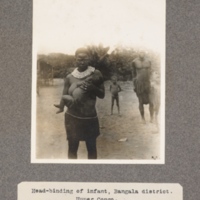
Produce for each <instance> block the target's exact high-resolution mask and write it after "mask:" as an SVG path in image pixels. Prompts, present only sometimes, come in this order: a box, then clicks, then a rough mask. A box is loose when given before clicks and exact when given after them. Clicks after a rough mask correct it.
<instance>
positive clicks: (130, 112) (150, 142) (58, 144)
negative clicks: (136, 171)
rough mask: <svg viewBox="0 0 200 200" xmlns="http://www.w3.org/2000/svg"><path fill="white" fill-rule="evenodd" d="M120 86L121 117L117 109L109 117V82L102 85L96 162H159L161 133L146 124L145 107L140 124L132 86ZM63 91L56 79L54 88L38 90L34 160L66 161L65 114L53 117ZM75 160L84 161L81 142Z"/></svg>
mask: <svg viewBox="0 0 200 200" xmlns="http://www.w3.org/2000/svg"><path fill="white" fill-rule="evenodd" d="M119 84H120V86H121V88H122V90H123V91H122V92H120V94H119V99H120V107H121V116H119V115H118V114H117V107H116V106H114V114H113V115H110V109H111V108H110V107H111V95H110V92H109V81H107V82H106V83H105V88H106V95H105V98H104V99H103V100H101V99H98V100H97V105H96V107H97V112H98V116H99V122H100V131H101V135H100V136H99V137H98V139H97V151H98V159H128V160H129V159H131V160H132V159H136V160H140V159H154V158H156V157H157V159H159V157H160V132H159V128H158V126H157V125H156V124H154V123H150V122H149V121H150V120H149V110H148V106H145V112H146V121H147V122H146V124H143V123H142V122H141V118H140V114H139V110H138V100H137V97H136V95H135V93H134V92H133V87H132V83H131V82H119ZM62 89H63V80H61V79H55V80H54V83H53V85H50V86H46V87H41V88H40V94H39V95H38V96H37V133H36V157H37V159H67V149H68V145H67V141H66V133H65V128H64V113H61V114H56V111H57V109H56V108H55V107H54V106H53V104H54V103H58V102H59V100H60V97H61V94H62ZM120 139H122V140H123V141H119V140H120ZM152 156H153V158H152ZM78 158H79V159H87V150H86V146H85V143H84V142H80V146H79V150H78Z"/></svg>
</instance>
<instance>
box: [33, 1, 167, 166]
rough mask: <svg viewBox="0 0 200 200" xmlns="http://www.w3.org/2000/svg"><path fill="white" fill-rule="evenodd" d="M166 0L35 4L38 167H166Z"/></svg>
mask: <svg viewBox="0 0 200 200" xmlns="http://www.w3.org/2000/svg"><path fill="white" fill-rule="evenodd" d="M165 3H166V2H165V0H123V1H122V0H117V1H116V0H95V1H94V0H84V1H82V0H34V1H33V43H32V44H33V56H32V63H33V64H32V133H31V134H32V135H31V140H32V141H31V162H32V163H89V164H90V163H95V164H101V163H108V164H109V163H116V164H164V163H165V152H164V150H165V23H166V19H165V13H166V12H165V9H166V6H165Z"/></svg>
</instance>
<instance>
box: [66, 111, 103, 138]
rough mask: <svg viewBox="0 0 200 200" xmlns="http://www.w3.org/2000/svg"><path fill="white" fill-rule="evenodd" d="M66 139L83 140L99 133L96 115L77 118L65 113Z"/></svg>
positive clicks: (95, 136) (94, 136)
mask: <svg viewBox="0 0 200 200" xmlns="http://www.w3.org/2000/svg"><path fill="white" fill-rule="evenodd" d="M65 129H66V134H67V139H68V140H70V139H76V140H79V141H85V140H88V139H91V138H97V137H98V136H99V135H100V131H99V120H98V117H93V118H78V117H75V116H72V115H70V114H68V113H65Z"/></svg>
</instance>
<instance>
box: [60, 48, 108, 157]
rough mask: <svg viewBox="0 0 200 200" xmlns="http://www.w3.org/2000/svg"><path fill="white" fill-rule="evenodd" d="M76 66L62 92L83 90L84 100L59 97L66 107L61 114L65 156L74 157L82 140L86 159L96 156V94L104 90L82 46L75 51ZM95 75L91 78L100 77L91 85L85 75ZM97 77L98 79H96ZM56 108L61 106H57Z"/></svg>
mask: <svg viewBox="0 0 200 200" xmlns="http://www.w3.org/2000/svg"><path fill="white" fill-rule="evenodd" d="M75 61H76V67H77V68H76V69H75V70H74V71H73V72H72V73H70V74H69V75H68V76H67V77H66V79H65V84H64V90H63V95H70V93H71V92H70V91H76V95H75V94H73V95H72V96H74V98H78V97H79V95H80V96H82V94H83V91H82V89H84V90H85V93H84V100H83V101H81V99H82V98H79V102H78V103H72V102H71V101H68V100H67V101H65V99H64V98H62V100H61V103H60V105H65V106H67V107H68V109H67V111H66V113H65V128H66V133H67V140H68V147H69V149H68V157H69V159H77V151H78V147H79V142H80V141H85V143H86V147H87V151H88V159H96V158H97V150H96V138H97V137H98V136H99V134H100V132H99V121H98V117H97V112H96V108H95V105H96V97H98V98H104V95H105V89H104V83H103V77H102V74H101V72H100V71H98V70H96V69H95V68H93V67H91V66H90V67H89V66H88V63H89V56H88V51H87V49H85V48H80V49H78V50H77V51H76V53H75ZM90 76H91V77H92V76H95V79H98V80H102V81H98V82H97V83H96V84H94V83H93V82H92V81H88V77H90ZM97 77H99V78H97ZM80 81H81V86H79V87H81V88H82V89H72V87H73V88H74V85H75V84H77V83H80ZM75 96H76V97H75ZM63 102H64V104H63ZM59 109H61V110H62V109H64V108H61V107H59Z"/></svg>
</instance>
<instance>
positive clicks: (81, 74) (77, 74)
mask: <svg viewBox="0 0 200 200" xmlns="http://www.w3.org/2000/svg"><path fill="white" fill-rule="evenodd" d="M94 71H95V68H94V67H91V66H88V68H87V69H86V70H85V71H83V72H79V71H78V68H76V69H74V71H73V72H72V73H71V74H72V76H73V77H75V78H78V79H82V78H85V77H86V76H89V75H90V74H92V73H93V72H94Z"/></svg>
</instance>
